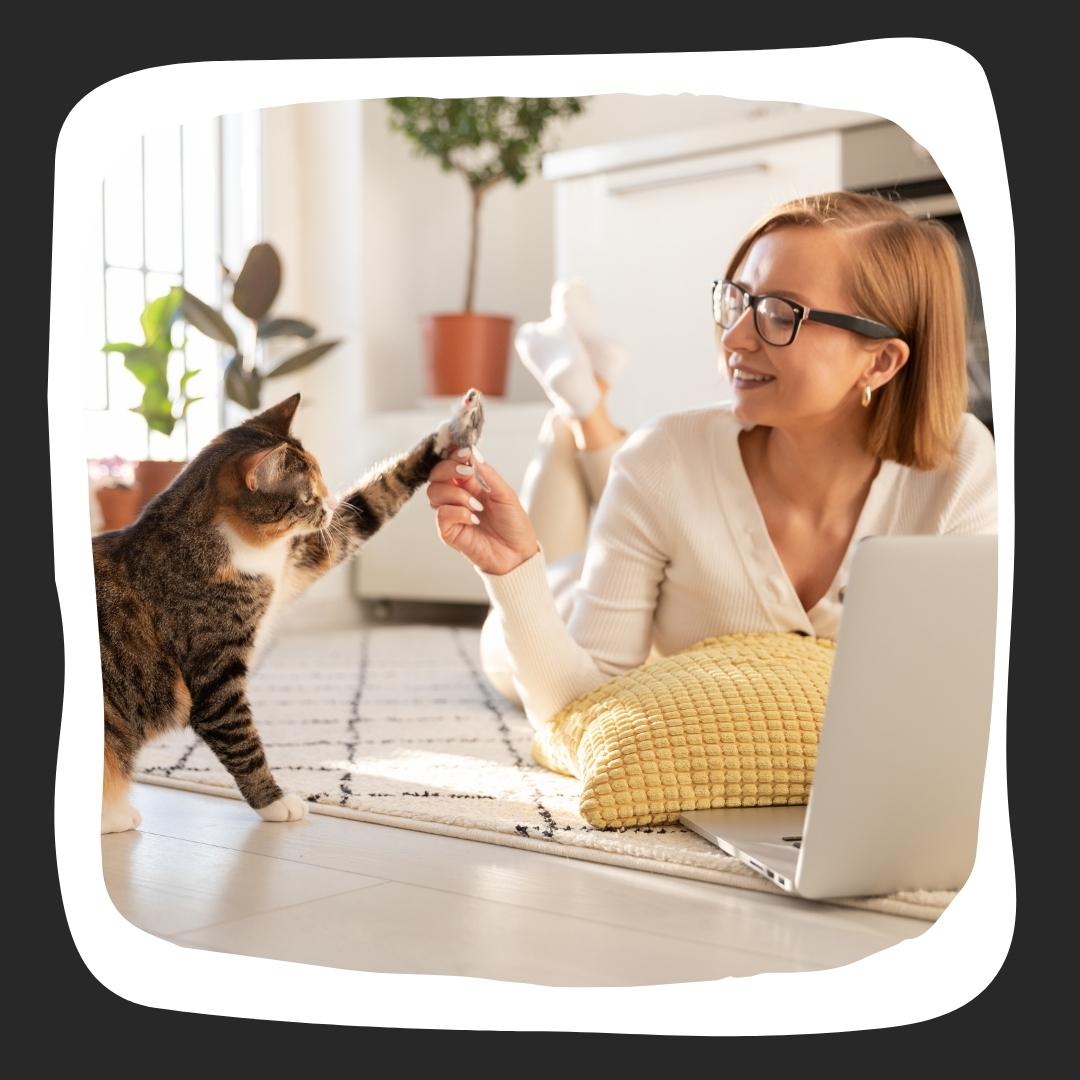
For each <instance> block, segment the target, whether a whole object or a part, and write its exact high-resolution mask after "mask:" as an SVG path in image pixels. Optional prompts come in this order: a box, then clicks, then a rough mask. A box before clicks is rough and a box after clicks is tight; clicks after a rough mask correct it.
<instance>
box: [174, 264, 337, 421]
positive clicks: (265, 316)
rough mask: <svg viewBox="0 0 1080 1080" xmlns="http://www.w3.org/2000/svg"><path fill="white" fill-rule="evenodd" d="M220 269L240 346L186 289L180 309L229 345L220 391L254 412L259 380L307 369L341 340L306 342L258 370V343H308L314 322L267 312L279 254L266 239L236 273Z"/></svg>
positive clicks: (221, 319) (219, 316)
mask: <svg viewBox="0 0 1080 1080" xmlns="http://www.w3.org/2000/svg"><path fill="white" fill-rule="evenodd" d="M224 272H225V278H226V281H227V282H229V283H230V284H231V286H232V295H231V298H230V299H231V306H232V308H233V310H234V311H235V312H236V313H238V314H239V315H240V316H241V317H242V318H243V319H244V320H245V322H246V327H245V328H246V331H247V332H246V334H244V340H245V345H244V347H241V344H240V340H239V338H238V337H237V335H236V332H235V331H234V330H233V328H232V326H231V325H230V323H229V321H228V319H226V317H225V315H224V314H223V313H222V312H221V311H218V310H216V309H215V308H212V307H211V306H210V305H209V304H207V303H205V302H204V301H202V300H200V299H199V298H198V297H197V296H195V295H193V294H192V293H190V292H188V291H187V290H183V304H182V307H183V314H184V318H185V319H186V320H187V321H188V322H189V323H190V324H191V325H192V326H194V327H195V329H196V330H199V331H201V332H202V333H203V334H205V335H206V336H207V337H209V338H212V339H213V340H214V341H218V342H220V343H221V344H222V345H225V346H227V347H228V349H229V350H230V354H229V357H228V360H227V362H226V366H225V395H226V397H228V398H229V399H230V400H231V401H235V402H236V403H237V404H238V405H242V406H243V407H244V408H245V409H250V410H251V411H252V412H255V411H257V410H258V409H259V408H260V398H261V393H262V384H263V382H264V380H266V379H274V378H277V377H279V376H281V375H291V374H292V373H293V372H295V371H300V370H301V369H302V368H306V367H307V366H308V365H309V364H313V363H315V361H316V360H318V359H320V358H321V357H323V356H324V355H325V354H326V353H328V352H329V351H330V350H331V349H333V348H334V347H335V346H337V345H340V344H341V340H340V339H339V338H335V339H334V340H332V341H321V342H316V343H314V344H307V345H305V346H303V347H302V348H300V349H298V350H297V351H296V352H294V353H291V354H290V355H289V356H287V357H285V359H284V360H281V361H279V362H278V363H277V364H275V365H274V367H273V368H271V369H270V370H269V371H263V370H261V369H260V368H259V367H258V366H257V365H256V362H255V353H256V352H257V347H258V343H259V342H263V341H267V340H270V339H272V338H282V337H285V338H299V339H302V340H304V341H309V342H310V339H311V338H313V337H314V336H315V333H316V330H315V327H314V326H312V325H311V323H309V322H306V321H305V320H303V319H296V318H288V317H274V318H272V317H271V316H270V308H271V307H272V306H273V303H274V301H275V300H276V299H277V295H278V292H279V291H280V290H281V259H280V258H279V256H278V253H277V252H276V251H275V250H274V248H273V246H272V245H271V244H266V243H263V244H256V245H255V246H254V247H253V248H252V249H251V250H250V251H249V252H248V254H247V258H246V259H245V260H244V265H243V267H242V268H241V270H240V273H239V274H238V275H236V276H235V277H234V276H233V275H232V273H231V272H230V271H229V269H228V267H224Z"/></svg>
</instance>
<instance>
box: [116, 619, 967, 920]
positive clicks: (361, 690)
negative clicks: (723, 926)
mask: <svg viewBox="0 0 1080 1080" xmlns="http://www.w3.org/2000/svg"><path fill="white" fill-rule="evenodd" d="M479 637H480V634H479V631H478V630H476V629H472V628H460V627H446V626H430V625H425V626H387V627H366V628H364V629H361V630H346V631H334V632H332V633H318V634H296V635H292V636H289V637H282V638H281V639H280V640H279V641H278V642H277V643H276V644H275V645H273V646H272V647H271V648H270V649H269V651H267V652H266V654H265V655H264V657H263V659H262V662H261V663H260V665H259V669H258V671H256V672H255V673H254V674H253V676H252V685H251V701H252V707H253V709H254V713H255V719H256V722H257V724H258V726H259V731H260V733H261V735H262V738H263V743H264V745H265V747H266V753H267V757H268V758H269V760H270V765H271V768H272V769H273V770H274V774H275V775H276V777H277V779H278V781H279V783H280V784H281V785H282V787H284V788H286V789H287V790H290V791H294V792H296V793H297V794H299V795H301V796H303V797H304V798H306V799H308V800H309V801H310V802H311V803H312V804H313V805H312V810H313V811H314V812H317V813H327V814H334V815H337V816H342V817H351V818H356V819H358V820H361V821H371V822H376V823H378V824H384V825H393V826H397V827H399V828H407V829H419V830H422V831H425V832H434V833H442V834H444V835H448V836H457V837H462V838H464V839H468V840H480V841H486V842H488V843H494V844H505V845H508V846H512V847H522V848H528V849H531V850H534V851H543V852H548V853H555V854H558V855H561V856H570V857H573V858H579V859H589V860H593V861H596V862H604V863H611V864H614V865H618V866H628V867H632V868H634V869H639V870H651V871H654V872H657V873H662V874H673V875H675V876H678V877H686V878H693V879H696V880H699V881H708V882H715V883H717V884H721V885H729V886H735V887H738V888H744V889H755V890H758V891H760V892H772V893H781V890H780V889H778V888H777V887H776V886H774V885H773V884H772V883H771V882H769V881H767V880H766V879H765V878H762V877H761V876H759V875H758V874H756V873H754V871H752V870H750V869H749V868H748V867H745V866H743V865H742V864H741V863H740V862H739V861H738V860H737V859H733V858H731V857H729V856H727V855H724V854H723V852H721V851H720V850H719V849H718V848H716V847H715V846H714V845H712V844H710V843H708V842H707V841H706V840H704V839H702V838H701V837H700V836H698V835H697V834H696V833H693V832H691V831H690V830H688V829H685V828H683V827H682V826H680V825H665V826H659V825H653V826H639V827H636V828H625V829H596V828H593V827H592V826H590V825H588V824H587V823H586V822H585V820H584V819H583V818H582V817H581V816H580V815H579V814H578V810H577V807H578V800H579V797H580V794H581V784H580V783H579V782H578V781H576V780H573V779H571V778H569V777H566V776H561V775H560V774H558V773H553V772H549V771H548V770H547V769H544V768H542V767H541V766H539V765H537V764H536V763H535V762H534V761H533V759H532V758H531V756H530V753H529V744H530V741H531V730H532V729H531V728H530V726H529V722H528V720H527V719H526V718H525V714H524V713H523V712H522V711H521V709H520V708H519V707H518V706H516V705H512V704H511V703H510V702H509V701H507V700H506V698H504V697H503V696H502V695H501V694H499V693H497V692H496V691H495V690H494V689H492V687H491V686H490V685H489V683H488V682H487V680H486V679H485V678H484V675H483V673H482V671H481V669H480V661H479ZM139 771H140V775H139V777H138V778H139V779H140V780H142V781H145V782H147V783H154V784H164V785H167V786H171V787H181V788H186V789H189V790H194V791H201V792H207V793H210V794H215V795H225V796H230V797H233V798H239V793H238V792H237V790H236V786H235V784H234V783H233V780H232V778H231V777H230V776H229V775H228V773H227V772H226V771H225V770H224V769H223V768H222V766H221V765H220V764H219V763H218V761H217V759H216V758H215V757H214V756H213V754H212V753H211V752H210V750H209V749H208V748H207V747H206V745H205V744H204V743H203V742H202V740H201V739H199V738H198V737H197V736H196V735H194V734H193V733H192V732H191V730H190V729H185V730H183V731H179V732H177V733H176V734H175V735H171V736H170V737H169V738H167V739H165V740H162V741H160V742H157V743H154V744H152V745H149V746H147V747H146V748H145V749H144V750H143V753H142V756H141V757H140V759H139ZM781 895H782V893H781ZM953 895H954V894H953V893H948V892H905V893H897V894H895V895H893V896H888V897H872V898H860V899H852V900H838V901H831V902H832V903H837V904H841V905H843V906H846V907H856V908H863V909H868V910H871V911H881V912H887V913H889V914H894V915H907V916H911V917H913V918H919V919H927V920H930V921H932V920H934V919H936V918H937V916H938V915H939V914H940V913H941V912H942V910H944V908H945V906H946V905H947V904H948V902H949V900H951V898H952V896H953Z"/></svg>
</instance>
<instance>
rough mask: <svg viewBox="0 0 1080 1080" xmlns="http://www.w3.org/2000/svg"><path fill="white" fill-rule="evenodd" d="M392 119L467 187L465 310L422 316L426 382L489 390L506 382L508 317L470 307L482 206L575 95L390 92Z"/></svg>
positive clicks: (522, 173) (574, 104) (520, 170)
mask: <svg viewBox="0 0 1080 1080" xmlns="http://www.w3.org/2000/svg"><path fill="white" fill-rule="evenodd" d="M387 105H388V106H389V109H390V126H391V128H392V129H393V130H395V131H400V132H401V133H402V134H403V135H405V136H406V137H407V138H408V139H409V140H410V141H411V142H412V143H413V145H414V148H415V151H416V153H418V154H419V155H421V156H428V157H433V158H435V159H436V160H437V161H438V162H439V167H440V168H441V169H442V170H443V172H456V173H459V174H460V175H461V176H462V177H463V178H464V179H465V182H466V184H468V187H469V199H470V205H471V217H470V229H469V254H468V262H467V270H466V275H465V297H464V303H463V305H462V310H461V311H460V312H456V313H453V314H438V315H428V316H425V317H424V319H423V321H422V325H423V336H424V344H425V354H426V357H425V359H426V372H427V385H428V390H429V392H430V393H432V394H435V395H446V394H460V393H463V392H464V391H465V390H466V389H468V388H469V387H470V386H475V387H476V388H477V389H478V390H480V391H481V392H483V393H485V394H488V395H490V396H493V397H498V396H501V395H502V394H503V392H504V390H505V387H506V368H507V358H508V356H509V351H510V331H511V329H512V327H513V319H511V318H509V317H508V316H505V315H486V314H480V313H478V312H476V311H474V310H473V299H474V296H475V292H476V261H477V253H478V240H479V235H480V209H481V205H482V203H483V200H484V197H485V196H486V195H487V193H488V192H489V191H491V189H492V188H493V187H495V186H496V185H497V184H501V183H503V181H507V180H508V181H510V182H511V183H513V184H514V185H519V184H522V183H524V181H525V180H526V179H527V178H528V176H529V175H530V173H531V172H532V171H533V170H534V168H535V167H537V166H538V165H539V162H540V158H541V156H542V155H543V153H544V151H545V150H546V149H547V147H545V146H544V145H543V136H544V131H545V129H546V127H547V125H548V124H549V123H550V121H552V120H554V119H556V118H561V117H569V116H576V115H577V114H578V113H580V112H581V111H582V109H583V107H584V106H583V105H582V101H581V99H580V98H573V97H567V98H503V97H485V98H388V99H387Z"/></svg>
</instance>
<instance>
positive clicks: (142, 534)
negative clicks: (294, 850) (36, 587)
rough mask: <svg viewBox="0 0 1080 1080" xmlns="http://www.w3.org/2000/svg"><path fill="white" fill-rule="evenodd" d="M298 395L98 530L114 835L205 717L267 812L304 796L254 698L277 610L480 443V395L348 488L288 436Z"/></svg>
mask: <svg viewBox="0 0 1080 1080" xmlns="http://www.w3.org/2000/svg"><path fill="white" fill-rule="evenodd" d="M299 400H300V395H299V394H297V395H294V396H293V397H291V398H289V399H288V400H286V401H284V402H281V403H280V404H279V405H276V406H274V407H273V408H271V409H268V410H266V412H263V413H261V414H260V415H258V416H256V417H253V418H252V419H251V420H248V421H247V422H246V423H244V424H242V425H240V426H239V427H236V428H232V429H230V430H228V431H225V432H223V433H222V434H221V435H219V436H218V437H217V438H216V439H214V440H213V442H211V443H210V444H209V445H208V446H207V447H206V448H205V449H203V450H202V452H201V453H199V454H198V455H197V456H196V457H195V458H194V460H192V461H191V462H190V464H188V465H187V467H186V468H185V469H184V470H183V472H181V473H180V475H179V476H178V477H177V479H176V480H175V481H174V482H173V484H172V485H171V486H170V487H169V488H168V489H167V490H166V491H164V492H162V493H161V494H160V495H158V496H157V497H156V498H155V499H153V500H152V501H151V502H150V503H149V504H148V505H147V507H146V508H145V510H144V511H143V513H142V516H141V517H140V518H139V520H138V521H136V522H135V523H134V524H132V525H130V526H128V527H127V528H125V529H121V530H119V531H116V532H110V533H104V534H102V535H100V536H97V537H95V538H94V542H93V548H94V572H95V577H96V582H97V604H98V624H99V634H100V640H101V673H102V682H103V688H104V697H105V773H104V799H103V803H102V832H117V831H122V830H124V829H129V828H134V827H135V826H136V825H137V824H138V822H139V817H138V813H137V811H135V810H134V808H133V807H132V806H131V805H130V803H129V802H128V799H127V792H128V786H129V782H130V777H131V773H132V770H133V767H134V764H135V758H136V755H137V754H138V751H139V749H140V747H141V746H142V745H143V744H144V743H145V742H146V741H147V740H148V739H153V738H154V737H156V736H158V735H160V734H162V733H163V732H165V731H168V730H169V729H171V728H174V727H177V726H182V725H184V724H190V725H191V727H192V728H193V730H194V731H196V732H197V733H198V734H199V735H200V736H201V737H202V738H203V739H204V740H205V742H206V743H207V744H208V745H209V747H210V748H211V749H212V750H213V752H214V753H215V754H216V755H217V757H218V759H219V760H220V761H221V762H222V764H223V765H224V766H225V767H226V768H227V769H228V770H229V772H230V773H231V775H232V776H233V778H234V779H235V780H236V784H237V786H238V787H239V789H240V792H241V794H242V795H243V796H244V798H245V799H246V800H247V802H248V803H249V804H250V805H251V806H252V807H253V808H254V809H255V810H257V811H259V812H260V814H261V815H262V816H263V817H264V818H266V819H267V820H289V819H291V818H294V817H300V816H302V815H303V813H304V811H305V807H304V805H303V804H302V803H301V802H300V800H299V799H297V798H296V797H295V796H289V795H286V794H285V793H284V792H283V791H282V789H281V788H280V787H279V786H278V784H277V782H276V781H275V779H274V777H273V775H272V773H271V771H270V767H269V765H268V764H267V761H266V757H265V754H264V753H263V747H262V743H261V741H260V739H259V734H258V731H257V730H256V727H255V722H254V719H253V717H252V713H251V707H250V705H249V703H248V699H247V673H248V667H249V664H250V662H251V659H252V655H253V650H254V647H255V644H256V637H257V635H258V634H259V631H260V627H261V626H262V624H263V622H264V619H265V618H266V616H267V613H268V611H269V610H270V609H271V607H277V605H278V603H279V602H281V601H282V600H284V599H288V598H289V597H291V596H295V595H296V594H298V593H300V592H302V591H303V590H304V589H305V588H306V587H307V586H308V585H310V584H311V583H312V582H313V581H315V580H316V579H317V578H319V577H321V576H322V575H323V574H325V573H326V572H327V571H328V570H330V569H331V568H332V567H334V566H336V565H337V564H338V563H340V562H341V561H342V560H344V559H346V558H348V556H349V555H351V554H353V552H355V551H356V550H357V549H358V548H359V547H360V545H361V544H363V542H364V541H365V540H367V539H368V538H369V537H370V536H372V535H373V534H374V533H375V532H377V531H378V530H379V529H380V528H381V527H382V526H383V525H384V524H385V523H386V522H387V521H389V519H390V518H392V517H393V516H394V515H395V514H396V513H397V512H398V511H399V510H400V509H401V507H402V506H404V504H405V503H406V502H407V501H408V499H409V498H410V497H411V496H412V494H413V493H414V492H415V491H416V490H417V488H418V487H420V486H421V485H422V484H424V483H426V481H427V479H428V476H429V475H430V473H431V470H432V469H433V468H434V467H435V465H436V464H437V463H438V462H439V461H440V460H441V459H442V458H443V457H445V456H447V454H449V453H450V452H451V451H452V450H453V449H454V447H455V446H460V445H467V444H469V443H470V442H475V438H476V436H477V434H478V431H479V427H480V425H481V424H482V420H483V411H482V406H481V404H480V400H479V395H476V394H475V392H470V394H467V395H466V396H465V398H464V399H463V401H462V405H461V407H460V409H459V411H458V413H457V414H456V415H455V416H454V417H453V418H452V420H451V421H450V422H448V423H446V424H443V425H442V426H441V427H440V429H439V430H438V431H437V432H435V433H433V434H431V435H428V436H427V437H425V438H424V439H422V440H421V441H420V442H419V443H418V444H417V445H416V446H415V447H413V449H412V450H410V451H408V452H407V453H404V454H401V455H400V456H398V457H395V458H392V459H389V460H387V461H385V462H383V463H381V464H379V465H378V466H376V467H375V468H373V469H372V470H371V471H370V472H369V473H368V475H367V476H366V477H365V478H364V479H362V480H361V481H360V482H359V483H358V484H357V485H356V486H355V487H353V488H352V489H351V490H349V491H348V492H346V493H345V494H344V495H343V496H342V497H341V499H340V500H335V499H333V498H331V497H330V496H329V494H328V492H327V489H326V485H325V483H324V482H323V478H322V474H321V472H320V470H319V466H318V464H317V463H316V461H315V460H314V458H312V456H311V455H310V454H308V453H307V452H306V451H305V450H304V448H303V447H302V446H301V445H300V443H299V442H298V441H297V440H296V439H295V438H294V437H292V436H291V435H290V434H289V426H290V424H291V422H292V418H293V415H294V413H295V411H296V407H297V404H298V403H299Z"/></svg>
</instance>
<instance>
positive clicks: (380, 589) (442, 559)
mask: <svg viewBox="0 0 1080 1080" xmlns="http://www.w3.org/2000/svg"><path fill="white" fill-rule="evenodd" d="M455 400H456V399H450V398H448V399H447V400H446V402H445V404H443V403H442V402H435V403H432V404H431V405H430V406H426V407H423V408H420V409H411V410H407V411H403V412H383V413H373V414H371V415H370V416H368V417H367V418H366V419H365V421H364V424H363V431H362V433H361V434H360V436H359V443H360V446H361V448H362V453H363V458H362V460H365V461H370V462H376V461H378V460H380V459H381V458H386V457H391V456H393V455H396V454H400V453H402V452H403V451H406V450H408V449H410V448H411V447H413V446H415V445H416V443H418V442H419V441H420V440H421V439H422V438H423V437H424V435H426V434H429V433H430V432H432V431H435V430H436V429H437V428H438V426H439V425H440V424H441V423H442V422H443V421H444V420H445V419H446V418H447V416H448V415H449V411H450V406H451V405H452V404H453V401H455ZM549 407H550V406H548V405H547V404H546V403H544V402H540V403H525V404H520V403H510V402H499V401H495V400H493V399H491V398H487V399H486V400H485V402H484V431H483V435H482V437H481V440H480V449H481V450H482V451H483V454H484V458H485V460H486V461H488V462H489V463H490V464H491V465H492V466H493V467H494V468H495V469H496V470H497V471H498V473H499V475H500V476H502V477H503V478H504V479H505V480H506V481H507V482H508V483H509V484H511V485H512V486H513V488H514V490H515V491H518V492H520V490H521V482H522V480H523V479H524V476H525V469H526V467H527V465H528V463H529V461H530V460H531V458H532V455H533V452H534V450H535V449H536V440H537V435H538V434H539V431H540V425H541V423H542V421H543V419H544V416H545V415H546V414H547V411H548V409H549ZM354 566H355V570H354V579H353V580H354V583H355V589H356V593H357V595H358V596H360V597H361V598H362V599H365V600H418V601H441V602H447V603H478V604H486V603H487V602H488V601H487V593H486V592H485V591H484V586H483V583H482V582H481V580H480V577H479V576H478V575H477V573H476V571H475V570H474V569H473V566H472V563H470V562H469V561H468V560H467V559H465V557H464V556H462V555H460V554H459V553H458V552H456V551H452V550H451V549H450V548H448V547H447V546H446V545H445V544H444V543H443V542H442V540H440V539H439V533H438V529H437V528H436V525H435V511H434V510H432V508H431V506H430V504H429V503H428V500H427V495H426V494H425V491H424V489H423V488H421V489H420V490H419V491H417V493H416V494H415V495H414V496H413V497H412V498H411V499H410V500H409V502H408V503H406V504H405V506H404V507H403V508H402V510H401V511H400V512H399V513H398V515H397V516H396V517H395V518H393V520H391V521H389V522H387V523H386V524H385V525H384V526H383V527H382V529H380V530H379V532H377V533H376V534H375V535H374V536H373V537H372V538H371V539H370V540H369V541H368V542H367V543H366V544H365V545H364V546H363V547H362V548H361V549H360V553H359V555H358V556H357V559H356V561H355V563H354Z"/></svg>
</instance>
